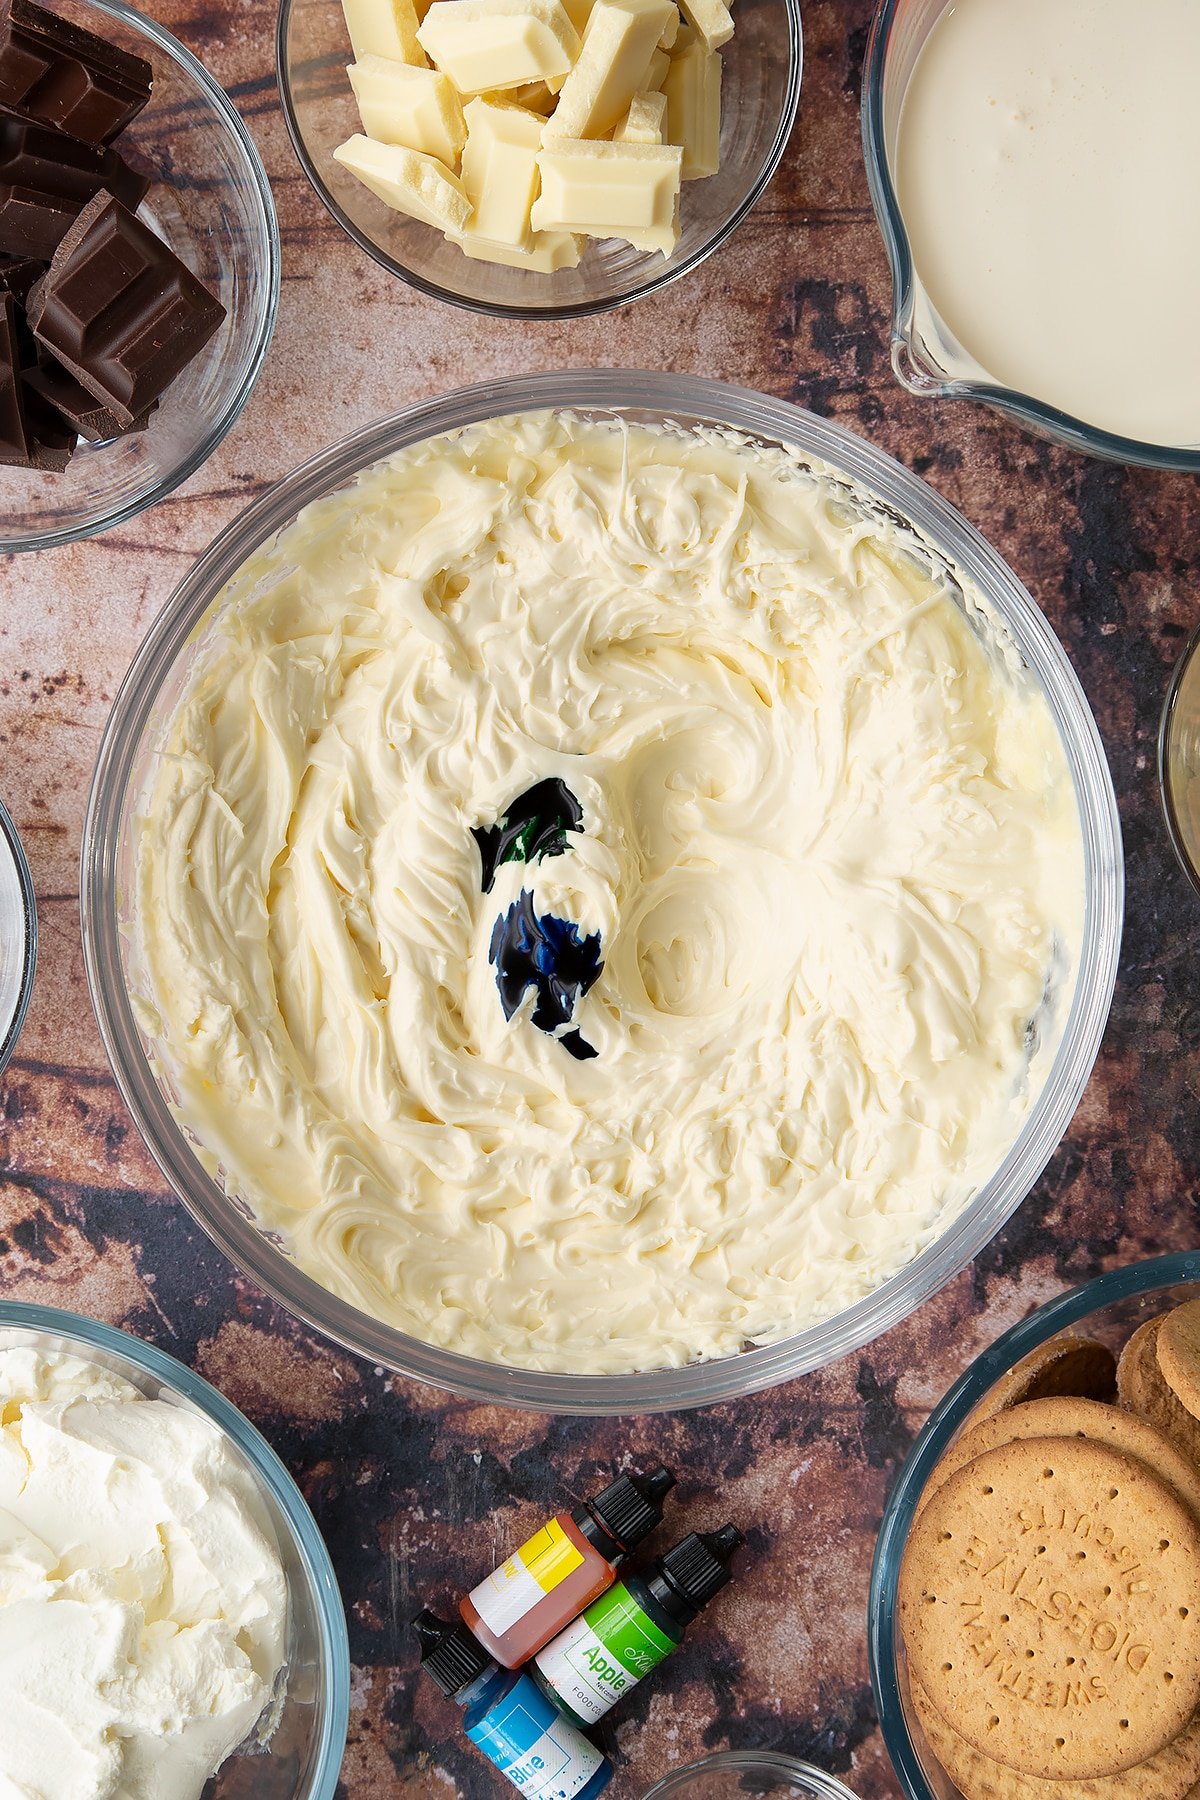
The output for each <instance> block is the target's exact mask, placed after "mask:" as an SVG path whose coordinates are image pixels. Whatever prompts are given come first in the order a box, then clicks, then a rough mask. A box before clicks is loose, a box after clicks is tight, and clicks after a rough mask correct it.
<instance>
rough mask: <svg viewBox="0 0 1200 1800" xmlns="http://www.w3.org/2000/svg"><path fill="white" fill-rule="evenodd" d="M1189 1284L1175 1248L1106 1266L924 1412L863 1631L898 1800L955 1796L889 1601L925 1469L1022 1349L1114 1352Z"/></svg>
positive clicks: (1187, 1257)
mask: <svg viewBox="0 0 1200 1800" xmlns="http://www.w3.org/2000/svg"><path fill="white" fill-rule="evenodd" d="M1197 1283H1200V1252H1192V1251H1185V1252H1180V1253H1178V1254H1176V1255H1173V1256H1157V1257H1155V1258H1153V1260H1152V1261H1150V1262H1140V1263H1133V1264H1132V1265H1131V1266H1130V1267H1128V1268H1125V1269H1113V1270H1112V1271H1111V1272H1110V1273H1109V1274H1107V1275H1101V1276H1099V1277H1097V1279H1096V1280H1095V1281H1089V1282H1086V1283H1085V1284H1084V1285H1083V1286H1082V1287H1078V1288H1074V1289H1072V1291H1071V1292H1070V1293H1069V1294H1063V1295H1061V1296H1060V1297H1059V1298H1058V1299H1057V1300H1051V1301H1049V1302H1048V1304H1047V1305H1045V1306H1041V1307H1039V1308H1038V1310H1037V1311H1036V1312H1035V1313H1031V1314H1030V1316H1029V1318H1027V1319H1022V1321H1021V1323H1020V1324H1019V1325H1014V1326H1013V1328H1012V1330H1011V1331H1006V1332H1005V1333H1004V1336H1003V1337H1001V1338H997V1340H996V1342H995V1343H994V1344H993V1345H992V1346H991V1348H990V1349H988V1350H985V1351H984V1352H983V1355H982V1356H978V1357H976V1359H975V1361H974V1362H973V1363H972V1364H971V1366H970V1368H969V1369H968V1370H967V1372H966V1374H965V1375H962V1376H960V1378H959V1379H958V1381H956V1382H955V1384H954V1386H953V1387H952V1388H951V1389H950V1392H949V1393H948V1394H947V1395H946V1397H945V1399H944V1400H943V1401H942V1402H941V1404H940V1405H939V1406H938V1407H937V1408H936V1409H935V1410H934V1412H933V1413H931V1415H930V1417H929V1420H928V1422H927V1424H926V1426H925V1428H924V1430H923V1431H922V1432H921V1435H920V1437H919V1438H918V1439H917V1441H916V1443H915V1444H914V1445H913V1447H912V1449H911V1450H910V1451H909V1453H908V1456H907V1458H906V1459H905V1463H904V1467H903V1469H902V1470H901V1471H900V1478H899V1480H898V1481H897V1483H896V1486H895V1488H894V1489H893V1490H892V1494H891V1498H890V1499H889V1500H888V1504H887V1511H886V1512H885V1513H884V1515H883V1524H882V1525H881V1526H880V1530H879V1540H878V1543H877V1544H876V1547H875V1562H874V1566H873V1568H872V1571H871V1596H870V1601H869V1607H868V1625H867V1630H868V1651H869V1655H870V1660H871V1683H872V1686H873V1687H874V1690H875V1705H876V1709H877V1710H878V1713H879V1723H880V1727H881V1729H882V1731H883V1741H884V1743H885V1745H886V1746H887V1751H888V1755H889V1756H890V1757H891V1759H892V1763H893V1765H894V1766H895V1769H896V1773H897V1775H898V1776H899V1777H900V1785H901V1787H902V1788H903V1789H904V1792H905V1794H906V1795H907V1796H908V1800H959V1795H960V1790H959V1789H958V1788H957V1787H956V1786H955V1784H954V1783H953V1782H952V1781H951V1780H950V1777H949V1776H948V1775H947V1774H946V1772H945V1770H944V1769H943V1768H942V1767H941V1765H940V1764H939V1763H938V1761H937V1759H936V1758H935V1757H934V1755H933V1753H932V1751H931V1750H930V1749H929V1747H928V1745H927V1743H926V1741H925V1735H924V1733H923V1732H922V1730H921V1726H920V1722H919V1720H918V1719H917V1716H916V1713H915V1712H914V1710H913V1706H912V1701H911V1699H910V1697H909V1687H908V1672H907V1666H906V1662H905V1655H904V1643H903V1640H902V1638H901V1636H900V1622H899V1607H898V1604H897V1587H898V1584H899V1579H900V1565H901V1562H902V1560H903V1557H904V1547H905V1544H906V1543H907V1541H908V1533H909V1530H910V1529H911V1526H912V1522H913V1519H914V1518H915V1516H916V1511H917V1507H918V1505H919V1504H920V1500H921V1494H922V1492H923V1491H924V1488H925V1483H926V1482H927V1481H928V1479H929V1476H930V1473H931V1471H932V1470H933V1468H934V1467H935V1465H936V1464H937V1463H938V1462H939V1461H940V1460H941V1457H942V1455H943V1454H944V1452H945V1451H946V1450H947V1449H948V1447H949V1446H950V1444H952V1443H953V1441H954V1439H955V1438H956V1437H958V1435H959V1433H960V1432H961V1431H962V1428H963V1426H964V1424H965V1423H966V1420H967V1417H968V1415H969V1414H970V1413H971V1412H972V1411H973V1409H974V1408H975V1407H976V1406H978V1405H979V1403H980V1401H981V1400H982V1399H983V1398H984V1396H985V1395H986V1394H987V1393H988V1392H989V1391H990V1389H991V1388H992V1387H994V1386H995V1384H996V1382H997V1381H999V1380H1000V1378H1001V1376H1003V1375H1007V1374H1008V1372H1009V1370H1010V1369H1012V1368H1013V1367H1014V1366H1015V1365H1016V1364H1017V1363H1019V1362H1020V1361H1021V1360H1022V1359H1023V1358H1024V1357H1026V1356H1028V1355H1029V1354H1030V1352H1031V1351H1033V1350H1036V1349H1038V1348H1039V1346H1040V1345H1042V1344H1044V1343H1046V1342H1047V1341H1048V1340H1049V1339H1050V1338H1053V1337H1057V1336H1058V1335H1059V1333H1060V1332H1064V1331H1069V1332H1073V1333H1078V1334H1080V1335H1082V1336H1084V1337H1092V1338H1098V1339H1100V1341H1101V1342H1102V1343H1105V1344H1108V1345H1109V1347H1110V1348H1111V1349H1112V1350H1113V1351H1119V1350H1120V1349H1121V1347H1122V1345H1123V1344H1124V1343H1125V1342H1126V1340H1127V1339H1128V1338H1129V1337H1130V1336H1132V1334H1133V1332H1134V1331H1135V1330H1136V1328H1137V1327H1138V1326H1139V1325H1140V1324H1141V1323H1142V1322H1143V1320H1145V1319H1152V1318H1154V1317H1156V1316H1157V1314H1159V1313H1161V1312H1166V1311H1168V1310H1169V1309H1170V1308H1171V1307H1173V1306H1178V1305H1179V1303H1180V1302H1181V1301H1183V1300H1190V1299H1194V1298H1195V1291H1196V1284H1197ZM1070 1785H1071V1784H1070V1783H1068V1782H1064V1783H1063V1786H1064V1787H1069V1786H1070Z"/></svg>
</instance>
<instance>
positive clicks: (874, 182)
mask: <svg viewBox="0 0 1200 1800" xmlns="http://www.w3.org/2000/svg"><path fill="white" fill-rule="evenodd" d="M953 3H954V0H880V5H879V7H878V9H877V11H876V13H875V17H874V20H873V22H872V25H871V32H870V36H869V38H868V40H867V51H866V59H865V64H864V70H863V89H862V135H863V154H864V156H865V158H866V164H867V179H868V181H869V183H870V188H871V200H872V202H873V204H874V207H875V217H876V219H877V220H878V222H879V229H880V231H881V232H882V234H883V241H884V246H885V248H886V250H887V254H888V261H889V263H890V264H891V270H892V368H893V369H894V371H895V374H896V379H897V380H898V381H899V382H900V383H901V385H902V386H903V387H906V388H907V389H908V391H909V393H910V394H918V395H920V396H922V397H923V398H925V399H929V400H978V401H982V402H983V403H984V404H985V405H987V406H990V407H993V408H994V409H995V410H997V411H998V412H1002V413H1005V414H1008V415H1009V416H1010V417H1012V418H1014V419H1016V420H1017V421H1018V423H1019V424H1021V425H1023V426H1025V428H1026V429H1027V430H1029V431H1032V432H1035V433H1036V434H1037V435H1038V436H1039V437H1044V438H1049V439H1051V440H1052V441H1053V442H1055V443H1059V444H1066V445H1068V446H1069V447H1070V448H1071V449H1072V450H1081V451H1083V452H1084V454H1085V455H1087V456H1097V457H1101V458H1103V459H1104V460H1106V461H1108V462H1118V463H1132V464H1136V465H1141V466H1144V467H1147V468H1156V469H1194V470H1200V450H1182V449H1179V448H1176V447H1172V446H1169V445H1161V444H1143V443H1139V442H1138V441H1137V440H1136V439H1134V438H1124V437H1117V436H1115V435H1114V434H1113V433H1111V432H1107V431H1101V430H1100V429H1099V428H1098V427H1097V426H1094V425H1088V424H1085V423H1084V422H1083V421H1082V420H1080V419H1075V418H1072V417H1071V416H1070V415H1069V414H1067V413H1063V412H1059V411H1058V409H1057V408H1056V407H1053V406H1048V405H1046V403H1045V402H1044V401H1041V400H1035V399H1033V398H1032V397H1031V396H1030V395H1029V394H1020V393H1016V392H1014V391H1013V390H1012V389H1011V388H1006V387H1004V386H1003V385H1002V384H1001V383H999V382H996V381H993V380H991V379H990V378H989V377H988V376H987V375H985V374H984V373H983V371H981V370H980V369H979V367H978V365H977V364H976V363H975V362H974V361H973V360H972V359H971V358H969V357H968V356H967V355H966V353H965V352H964V351H963V349H962V348H961V346H960V345H959V344H957V342H956V341H955V338H954V335H953V333H952V332H950V331H949V330H948V329H947V327H946V326H945V325H944V324H943V322H942V320H941V319H940V318H939V316H938V314H937V311H936V309H935V308H934V306H933V304H932V302H931V301H930V298H929V296H928V294H927V293H926V291H925V289H924V287H923V285H922V283H921V280H920V278H919V276H918V274H917V272H916V269H915V267H914V264H913V255H912V247H911V245H910V243H909V238H908V232H907V229H906V227H905V223H904V218H903V215H902V213H901V211H900V202H899V199H898V198H897V194H896V184H895V182H894V180H893V178H892V169H893V166H894V162H895V155H896V142H897V135H898V131H899V125H900V114H901V111H902V109H903V106H904V99H905V95H906V93H907V91H908V85H909V82H910V80H911V78H912V73H913V69H914V68H915V66H916V61H917V57H918V56H919V55H920V52H921V50H922V48H923V46H924V44H925V40H926V39H927V38H928V36H929V34H930V32H931V31H932V30H933V28H934V26H935V25H936V24H937V21H938V20H939V18H940V17H941V16H942V14H943V13H944V12H946V11H947V10H948V8H949V7H950V6H952V5H953Z"/></svg>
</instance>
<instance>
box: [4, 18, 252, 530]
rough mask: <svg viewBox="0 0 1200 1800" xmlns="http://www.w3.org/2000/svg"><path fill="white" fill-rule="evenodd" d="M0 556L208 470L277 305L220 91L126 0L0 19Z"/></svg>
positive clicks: (114, 519)
mask: <svg viewBox="0 0 1200 1800" xmlns="http://www.w3.org/2000/svg"><path fill="white" fill-rule="evenodd" d="M0 163H2V164H3V166H4V167H5V168H6V169H8V170H9V171H10V173H9V174H7V175H5V177H4V179H5V180H6V181H12V182H13V183H14V185H13V186H12V187H11V188H6V189H5V193H6V194H7V195H8V201H7V203H6V204H5V205H4V206H3V207H2V208H0V364H3V367H4V369H5V372H6V374H7V381H6V382H5V383H3V384H0V385H2V387H3V395H4V398H3V401H2V403H0V554H6V553H9V552H12V551H18V550H42V549H47V548H50V547H52V546H54V545H58V544H67V543H72V542H74V541H76V540H78V539H81V538H86V537H90V536H92V535H93V534H95V533H96V532H100V531H108V530H111V529H112V528H113V527H114V526H116V525H119V524H121V523H123V522H125V521H128V520H129V519H132V518H134V517H135V516H136V515H137V514H139V513H140V512H142V511H144V509H145V508H146V507H148V506H152V505H154V504H155V503H156V502H158V501H159V500H162V499H163V498H164V497H165V496H166V495H168V494H170V493H171V492H173V490H174V489H175V488H177V487H178V486H179V485H180V483H181V482H184V481H186V480H187V479H188V477H189V476H191V475H192V474H194V473H195V471H196V470H197V469H198V468H200V466H201V465H202V464H203V463H204V462H205V461H207V459H208V458H209V457H210V456H211V455H212V454H213V452H214V450H215V449H216V448H217V446H218V445H219V444H220V443H221V441H222V440H223V438H224V437H225V435H226V433H227V432H228V431H229V430H230V428H231V427H232V426H233V424H234V423H235V421H236V420H237V418H238V417H239V415H240V414H241V412H242V409H243V407H244V406H245V404H246V402H247V400H248V399H249V397H250V394H251V392H252V390H253V388H254V385H255V382H256V381H257V379H258V375H259V372H260V370H261V368H262V365H263V361H264V358H265V356H266V353H267V348H268V346H269V344H270V341H271V335H272V332H273V330H274V326H275V315H276V309H277V306H278V299H279V271H280V262H279V230H278V225H277V222H276V215H275V206H274V202H273V200H272V198H271V190H270V187H269V184H268V182H267V177H266V172H265V170H264V169H263V166H262V162H261V159H260V157H259V154H258V151H257V150H256V148H255V146H254V143H253V140H252V139H251V137H250V134H249V132H248V131H247V130H246V127H245V126H244V125H243V123H242V121H241V118H240V117H239V115H238V113H237V111H236V109H235V108H234V106H233V104H232V102H231V101H230V100H229V97H228V96H227V95H226V94H225V92H224V90H223V89H222V88H221V87H220V86H219V85H218V84H217V82H216V81H214V80H213V78H212V76H211V75H210V74H209V73H208V71H207V69H205V68H204V66H203V64H202V63H200V61H199V60H198V59H197V58H196V57H195V56H193V55H192V53H191V51H190V50H187V49H186V48H185V47H184V45H182V44H181V43H179V41H178V40H177V39H176V38H174V37H173V36H172V35H171V33H170V32H169V31H167V30H165V29H164V27H163V26H162V25H160V24H158V23H157V21H156V20H154V19H150V18H147V17H145V16H144V15H143V14H142V13H140V12H138V11H137V10H136V9H135V8H134V7H132V6H128V5H125V4H124V0H52V5H51V6H50V7H41V6H40V5H37V4H34V3H33V0H15V4H14V5H13V7H12V9H11V11H10V9H9V8H7V7H6V8H5V11H4V17H3V19H2V20H0Z"/></svg>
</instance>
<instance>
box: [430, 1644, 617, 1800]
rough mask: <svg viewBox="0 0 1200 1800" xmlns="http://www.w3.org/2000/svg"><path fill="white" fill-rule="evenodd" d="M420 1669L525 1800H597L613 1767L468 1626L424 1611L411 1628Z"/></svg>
mask: <svg viewBox="0 0 1200 1800" xmlns="http://www.w3.org/2000/svg"><path fill="white" fill-rule="evenodd" d="M413 1629H414V1631H415V1632H416V1634H417V1636H418V1637H419V1638H420V1640H421V1667H422V1668H423V1669H424V1670H425V1673H426V1674H427V1675H430V1676H432V1677H433V1679H434V1681H435V1682H436V1683H437V1685H438V1686H439V1687H440V1688H441V1690H442V1692H443V1694H446V1695H448V1697H449V1698H450V1699H451V1700H454V1701H456V1702H457V1704H458V1705H459V1706H462V1707H465V1708H466V1716H465V1717H464V1719H463V1729H464V1731H465V1732H466V1734H467V1736H468V1737H469V1738H470V1739H471V1742H472V1743H473V1744H476V1745H478V1747H479V1749H480V1750H482V1751H483V1754H484V1755H485V1756H486V1757H487V1758H488V1759H489V1761H491V1762H493V1763H494V1764H495V1765H496V1767H497V1768H498V1769H499V1771H500V1773H501V1774H502V1775H507V1777H508V1779H509V1780H510V1781H511V1782H512V1784H513V1786H514V1787H516V1788H520V1790H521V1792H522V1793H523V1794H524V1795H525V1797H526V1800H594V1796H595V1795H597V1794H602V1793H603V1792H604V1790H605V1788H606V1787H607V1786H608V1784H609V1782H610V1781H611V1780H612V1764H611V1763H610V1762H609V1760H608V1758H607V1757H606V1756H602V1755H601V1753H600V1751H599V1750H597V1748H596V1746H595V1745H594V1744H589V1743H588V1740H587V1739H586V1738H585V1737H584V1736H583V1734H582V1732H579V1731H576V1729H575V1727H574V1726H573V1725H571V1724H569V1723H568V1721H567V1720H566V1719H565V1718H564V1717H563V1715H562V1713H561V1712H560V1711H559V1709H558V1707H557V1706H555V1705H554V1703H553V1702H552V1701H550V1700H548V1699H547V1698H546V1696H545V1695H544V1694H543V1693H541V1692H540V1691H539V1690H538V1689H537V1688H536V1687H535V1686H534V1685H533V1682H532V1681H531V1680H530V1678H529V1676H528V1675H525V1674H521V1673H519V1672H517V1673H514V1672H513V1671H511V1670H509V1669H502V1668H500V1666H499V1665H498V1664H497V1663H496V1662H494V1661H493V1660H492V1658H491V1657H490V1656H489V1655H488V1654H487V1651H486V1650H484V1648H483V1647H482V1645H480V1644H477V1643H476V1642H475V1639H474V1638H473V1637H472V1636H471V1633H470V1632H469V1631H468V1630H467V1628H466V1626H465V1625H460V1624H459V1622H458V1620H457V1619H456V1620H455V1621H454V1623H453V1624H450V1623H448V1622H447V1621H446V1620H444V1619H439V1618H438V1617H437V1616H436V1614H434V1613H431V1612H429V1611H428V1610H426V1611H425V1612H422V1613H419V1614H418V1615H417V1617H416V1618H415V1619H414V1620H413Z"/></svg>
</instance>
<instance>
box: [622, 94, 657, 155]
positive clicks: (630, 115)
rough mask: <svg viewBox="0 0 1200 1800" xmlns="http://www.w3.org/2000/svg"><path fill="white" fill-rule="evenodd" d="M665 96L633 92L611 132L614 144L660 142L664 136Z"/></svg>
mask: <svg viewBox="0 0 1200 1800" xmlns="http://www.w3.org/2000/svg"><path fill="white" fill-rule="evenodd" d="M666 123H667V96H666V95H665V94H635V95H634V97H633V99H632V100H631V101H630V102H629V111H628V112H627V113H626V114H625V117H624V118H623V119H622V120H621V123H620V124H619V125H618V126H617V129H616V130H615V131H614V132H613V143H614V144H661V143H662V142H663V140H664V138H665V136H666Z"/></svg>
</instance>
